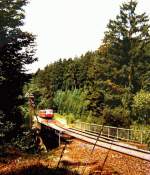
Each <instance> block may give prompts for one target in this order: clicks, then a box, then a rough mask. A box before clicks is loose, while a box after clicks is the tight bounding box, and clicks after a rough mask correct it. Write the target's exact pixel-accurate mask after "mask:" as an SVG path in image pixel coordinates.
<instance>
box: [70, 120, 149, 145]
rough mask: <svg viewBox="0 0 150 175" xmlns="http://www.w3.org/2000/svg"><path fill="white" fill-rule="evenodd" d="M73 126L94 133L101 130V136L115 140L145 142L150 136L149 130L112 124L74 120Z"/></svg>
mask: <svg viewBox="0 0 150 175" xmlns="http://www.w3.org/2000/svg"><path fill="white" fill-rule="evenodd" d="M73 126H74V127H75V128H78V129H81V130H83V131H90V132H94V133H100V132H101V135H102V136H106V137H108V138H114V139H117V140H125V141H132V142H138V143H147V138H149V137H150V131H147V130H145V131H144V130H134V129H126V128H119V127H113V126H103V125H98V124H92V123H85V122H75V123H74V124H73ZM102 128H103V129H102Z"/></svg>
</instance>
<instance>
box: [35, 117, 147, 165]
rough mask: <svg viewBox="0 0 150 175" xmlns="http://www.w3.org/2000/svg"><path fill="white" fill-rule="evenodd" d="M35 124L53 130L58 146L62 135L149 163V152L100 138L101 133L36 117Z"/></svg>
mask: <svg viewBox="0 0 150 175" xmlns="http://www.w3.org/2000/svg"><path fill="white" fill-rule="evenodd" d="M37 122H38V123H40V124H42V125H44V126H46V127H48V128H51V129H53V130H55V131H56V132H57V134H58V140H59V144H60V138H61V136H62V135H63V134H66V135H69V136H72V137H74V138H77V139H80V140H83V141H85V142H87V143H89V144H93V145H94V146H98V147H102V148H106V149H111V150H113V151H116V152H120V153H122V154H126V155H129V156H133V157H136V158H139V159H143V160H146V161H149V162H150V151H147V150H142V149H139V148H137V147H135V146H133V145H129V144H127V143H123V142H120V141H119V140H117V139H114V138H109V137H105V136H102V133H99V134H97V133H93V132H89V131H87V130H81V129H79V128H77V127H73V128H72V127H71V128H68V127H67V125H63V124H61V123H58V122H57V121H55V120H46V119H42V118H40V117H37Z"/></svg>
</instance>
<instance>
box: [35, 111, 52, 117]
mask: <svg viewBox="0 0 150 175" xmlns="http://www.w3.org/2000/svg"><path fill="white" fill-rule="evenodd" d="M38 116H39V117H41V118H53V117H54V112H53V109H43V110H39V112H38Z"/></svg>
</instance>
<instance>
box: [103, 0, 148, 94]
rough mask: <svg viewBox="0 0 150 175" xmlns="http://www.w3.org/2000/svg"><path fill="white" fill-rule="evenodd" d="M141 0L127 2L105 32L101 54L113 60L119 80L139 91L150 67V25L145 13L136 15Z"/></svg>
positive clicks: (117, 80) (134, 90)
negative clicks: (144, 75) (143, 76)
mask: <svg viewBox="0 0 150 175" xmlns="http://www.w3.org/2000/svg"><path fill="white" fill-rule="evenodd" d="M136 6H137V2H136V1H133V0H131V1H130V2H128V3H123V5H122V6H121V7H120V14H119V15H117V17H116V19H115V20H110V22H109V24H108V25H107V28H108V30H107V31H106V32H105V37H104V40H103V46H101V47H100V51H101V53H102V54H103V55H104V56H106V57H107V58H108V59H111V60H113V64H112V67H115V68H116V69H115V74H116V75H117V79H114V81H116V82H120V83H122V84H124V86H125V87H126V86H128V87H130V89H131V90H132V91H133V92H136V91H138V90H139V89H140V88H141V86H142V84H141V82H140V78H141V77H142V75H143V74H145V73H146V71H148V70H149V68H150V64H149V63H150V52H149V49H148V48H149V44H150V32H149V29H150V25H149V23H148V22H149V18H148V16H147V15H146V14H145V13H142V14H136Z"/></svg>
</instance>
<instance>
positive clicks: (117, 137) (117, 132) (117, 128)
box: [117, 128, 119, 139]
mask: <svg viewBox="0 0 150 175" xmlns="http://www.w3.org/2000/svg"><path fill="white" fill-rule="evenodd" d="M118 134H119V133H118V128H117V139H118V138H119V137H118Z"/></svg>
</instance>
